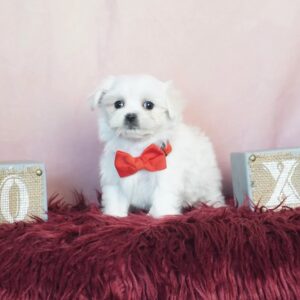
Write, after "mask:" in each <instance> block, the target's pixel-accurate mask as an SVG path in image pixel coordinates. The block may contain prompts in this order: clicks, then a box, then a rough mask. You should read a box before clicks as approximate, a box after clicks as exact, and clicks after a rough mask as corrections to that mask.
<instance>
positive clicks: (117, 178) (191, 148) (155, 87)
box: [92, 75, 224, 217]
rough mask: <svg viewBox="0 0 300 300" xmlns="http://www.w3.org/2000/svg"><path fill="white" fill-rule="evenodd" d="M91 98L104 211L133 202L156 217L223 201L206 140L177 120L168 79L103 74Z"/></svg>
mask: <svg viewBox="0 0 300 300" xmlns="http://www.w3.org/2000/svg"><path fill="white" fill-rule="evenodd" d="M92 101H93V103H92V105H93V107H97V106H99V107H100V117H99V127H100V139H101V140H102V141H103V142H104V151H103V154H102V157H101V161H100V168H101V176H100V177H101V187H102V193H103V194H102V204H103V211H104V213H105V214H108V215H113V216H120V217H123V216H127V214H128V210H129V207H130V206H134V207H137V208H142V209H146V210H149V214H150V215H152V216H154V217H160V216H164V215H174V214H180V213H181V210H182V208H184V207H186V206H193V205H195V204H197V203H199V202H203V203H206V204H208V205H212V206H222V205H224V199H223V196H222V194H221V175H220V171H219V168H218V166H217V163H216V159H215V154H214V151H213V147H212V145H211V142H210V141H209V139H208V138H207V137H206V136H205V135H204V134H203V133H202V132H199V131H198V130H196V129H195V128H191V127H188V126H187V125H185V124H184V123H183V122H182V118H181V112H182V101H181V99H180V97H179V94H178V93H177V92H176V91H175V89H174V88H173V86H172V84H171V83H170V82H161V81H159V80H157V79H155V78H154V77H152V76H148V75H139V76H117V77H109V78H107V79H106V80H104V82H103V83H102V85H101V86H100V88H99V89H98V90H97V91H96V93H95V95H94V96H93V100H92ZM150 145H151V146H150ZM154 145H156V146H154ZM149 146H150V148H148V147H149ZM145 149H146V151H145ZM144 151H145V152H147V153H146V154H145V153H144V155H143V156H141V154H142V153H143V152H144ZM124 152H125V153H124ZM166 152H168V153H166ZM117 168H118V170H117ZM132 169H133V170H132ZM128 170H129V171H128Z"/></svg>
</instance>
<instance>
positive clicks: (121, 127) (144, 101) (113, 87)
mask: <svg viewBox="0 0 300 300" xmlns="http://www.w3.org/2000/svg"><path fill="white" fill-rule="evenodd" d="M172 91H173V89H172V87H171V85H170V83H165V82H161V81H159V80H157V79H155V78H154V77H151V76H147V75H141V76H119V77H109V78H108V79H106V80H105V81H104V82H103V84H102V86H101V88H100V89H99V90H98V92H97V93H96V95H95V99H94V105H98V104H99V106H100V107H101V109H102V110H103V112H104V117H105V120H106V122H107V125H108V126H109V127H110V128H111V129H112V130H113V131H114V132H115V133H116V134H117V135H118V136H122V137H123V138H129V139H142V138H145V137H148V136H151V135H153V134H155V133H156V132H158V131H159V130H161V129H163V128H166V127H168V126H170V123H172V122H174V121H175V119H178V118H179V117H180V106H179V105H178V103H175V102H178V101H177V100H178V99H171V98H172V96H173V98H175V93H174V92H172Z"/></svg>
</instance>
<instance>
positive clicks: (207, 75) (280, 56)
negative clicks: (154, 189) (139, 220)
mask: <svg viewBox="0 0 300 300" xmlns="http://www.w3.org/2000/svg"><path fill="white" fill-rule="evenodd" d="M0 34H1V43H0V60H1V61H0V62H1V65H0V99H1V110H0V141H1V150H0V153H1V158H0V159H1V160H2V161H3V160H16V159H17V160H20V159H33V160H41V161H44V162H45V163H46V166H47V170H48V188H49V194H51V193H53V192H54V191H59V192H61V193H63V194H65V195H66V194H69V193H70V190H72V189H73V188H76V189H79V190H83V191H84V192H86V193H87V194H88V195H94V189H95V188H97V187H98V171H97V169H98V156H99V154H100V145H99V143H98V141H97V126H96V114H95V113H92V112H91V111H90V109H89V106H88V103H87V100H86V99H87V97H88V95H89V94H90V92H91V91H93V90H94V88H95V87H96V85H97V84H98V83H99V82H100V81H101V79H102V78H103V77H105V76H106V75H109V74H120V73H136V72H137V73H150V74H153V75H155V76H158V77H159V78H161V79H166V80H167V79H173V80H174V82H175V83H176V85H177V86H178V87H179V88H180V89H181V90H182V93H183V95H184V96H185V97H186V98H187V100H188V106H187V109H186V112H185V119H186V120H187V122H189V123H191V124H195V125H196V126H199V127H202V128H203V129H204V130H205V131H206V132H207V134H208V135H210V136H211V138H212V140H213V142H214V144H215V148H216V151H217V156H218V160H219V162H220V165H221V167H222V172H223V175H224V179H225V180H224V184H225V190H226V192H227V193H230V191H231V183H230V164H229V154H230V152H232V151H243V150H251V149H260V148H269V147H292V146H299V145H300V141H299V137H300V2H299V1H284V0H282V1H279V0H269V1H267V0H252V1H239V0H229V1H222V0H219V1H217V0H215V1H205V0H185V1H173V0H164V1H161V0H151V1H146V0H144V1H141V0H127V1H121V0H119V1H117V0H106V1H105V0H101V1H100V0H97V1H96V0H89V1H85V0H64V1H61V0H51V1H45V0H39V1H38V0H27V1H17V0H10V1H4V0H2V1H1V0H0Z"/></svg>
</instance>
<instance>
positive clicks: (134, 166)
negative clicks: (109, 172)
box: [115, 144, 172, 177]
mask: <svg viewBox="0 0 300 300" xmlns="http://www.w3.org/2000/svg"><path fill="white" fill-rule="evenodd" d="M171 151H172V147H171V145H170V144H167V145H163V146H162V147H161V148H160V147H158V146H157V145H155V144H151V145H150V146H148V147H147V148H146V149H145V150H144V151H143V153H142V154H141V155H140V156H138V157H133V156H131V155H130V154H129V153H126V152H123V151H117V152H116V157H115V167H116V169H117V172H118V174H119V176H120V177H126V176H130V175H133V174H135V173H136V172H138V171H140V170H147V171H150V172H155V171H161V170H164V169H166V167H167V163H166V156H167V155H168V154H169V153H170V152H171Z"/></svg>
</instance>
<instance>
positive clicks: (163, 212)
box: [148, 207, 181, 218]
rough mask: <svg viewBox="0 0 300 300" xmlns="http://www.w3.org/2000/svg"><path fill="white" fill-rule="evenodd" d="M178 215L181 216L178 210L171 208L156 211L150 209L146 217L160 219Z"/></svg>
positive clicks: (152, 208) (155, 209)
mask: <svg viewBox="0 0 300 300" xmlns="http://www.w3.org/2000/svg"><path fill="white" fill-rule="evenodd" d="M180 214H181V212H180V210H178V209H175V208H171V207H170V208H165V209H157V208H155V207H151V209H150V211H149V213H148V215H149V216H152V217H153V218H161V217H164V216H175V215H180Z"/></svg>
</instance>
